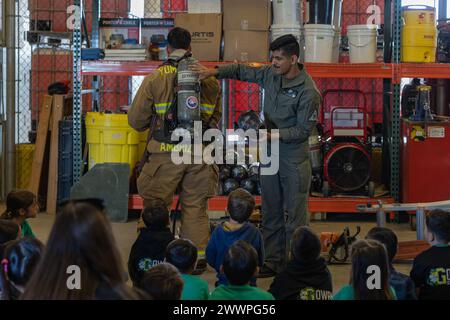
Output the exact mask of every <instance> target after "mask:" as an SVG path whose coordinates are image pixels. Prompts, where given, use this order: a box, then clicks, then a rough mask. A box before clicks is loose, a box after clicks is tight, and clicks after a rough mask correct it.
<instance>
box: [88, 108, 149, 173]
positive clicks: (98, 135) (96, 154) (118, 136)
mask: <svg viewBox="0 0 450 320" xmlns="http://www.w3.org/2000/svg"><path fill="white" fill-rule="evenodd" d="M140 140H141V137H140V134H139V132H137V131H135V130H134V129H133V128H131V127H130V126H129V125H128V119H127V115H126V114H106V113H99V112H88V113H87V115H86V141H87V143H88V146H89V170H90V169H92V168H93V167H94V166H95V165H96V164H97V163H129V164H130V169H131V170H133V168H134V167H135V165H136V163H137V162H138V161H139V159H140V156H141V155H140V154H139V143H140Z"/></svg>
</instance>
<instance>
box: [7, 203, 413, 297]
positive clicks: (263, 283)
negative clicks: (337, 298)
mask: <svg viewBox="0 0 450 320" xmlns="http://www.w3.org/2000/svg"><path fill="white" fill-rule="evenodd" d="M1 207H2V206H1V205H0V210H1ZM328 217H330V218H332V220H334V221H311V227H312V228H313V230H315V231H316V232H317V233H320V232H324V231H327V232H342V230H343V229H344V227H345V226H349V227H350V228H351V232H352V233H353V232H354V231H355V230H356V226H357V225H359V226H361V234H360V236H359V238H360V239H361V238H363V237H364V236H365V235H366V233H367V231H368V230H369V229H371V228H372V227H374V226H375V220H373V221H367V219H365V220H366V221H357V222H355V221H351V219H352V217H350V218H349V217H348V215H347V216H346V217H343V219H336V217H332V216H331V214H329V215H328ZM339 217H340V216H339ZM344 219H345V220H344ZM53 220H54V217H53V216H51V215H48V214H45V213H41V214H39V215H38V217H37V218H36V219H30V220H29V222H30V225H31V226H32V228H33V231H34V233H35V234H36V236H37V237H38V238H39V239H40V240H41V241H43V242H44V243H45V242H46V241H47V238H48V235H49V232H50V229H51V227H52V224H53ZM112 228H113V232H114V235H115V237H116V241H117V244H118V246H119V251H120V253H121V255H122V260H123V263H124V266H125V267H126V263H127V260H128V255H129V252H130V249H131V246H132V244H133V242H134V241H135V239H136V220H132V221H130V222H127V223H113V224H112ZM389 228H391V229H393V230H394V231H395V232H396V234H397V236H398V238H399V241H407V240H415V232H414V231H411V229H410V225H409V224H408V223H403V224H389ZM395 266H396V268H397V269H398V270H399V271H401V272H404V273H406V274H409V272H410V270H411V263H403V264H396V265H395ZM329 269H330V271H331V273H332V277H333V289H334V292H337V291H338V290H339V288H341V287H342V286H343V285H345V284H347V283H348V280H349V272H350V267H349V265H330V266H329ZM201 277H202V278H204V279H205V280H207V281H208V283H209V285H210V289H211V290H212V289H213V288H214V282H215V272H214V270H213V269H211V268H210V267H208V270H207V272H205V273H204V274H203V275H202V276H201ZM271 282H272V278H267V279H258V286H259V287H260V288H262V289H265V290H267V289H268V288H269V286H270V284H271Z"/></svg>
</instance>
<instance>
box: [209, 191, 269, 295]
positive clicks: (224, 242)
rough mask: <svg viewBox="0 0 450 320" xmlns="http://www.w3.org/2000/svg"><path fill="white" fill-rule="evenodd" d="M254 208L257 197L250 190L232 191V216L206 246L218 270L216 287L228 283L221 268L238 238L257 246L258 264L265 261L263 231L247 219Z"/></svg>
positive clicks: (216, 231)
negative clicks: (226, 254) (229, 249)
mask: <svg viewBox="0 0 450 320" xmlns="http://www.w3.org/2000/svg"><path fill="white" fill-rule="evenodd" d="M254 208H255V199H253V196H252V195H251V194H250V193H249V192H248V191H246V190H244V189H241V188H239V189H236V190H235V191H233V192H231V193H230V195H229V197H228V204H227V212H228V214H229V215H230V218H229V220H228V221H225V222H224V223H222V224H221V225H219V226H217V227H216V229H214V231H213V233H212V235H211V239H210V240H209V242H208V246H207V247H206V259H207V261H208V264H209V265H210V266H211V267H213V268H214V269H215V270H216V272H217V280H218V281H217V282H216V287H217V286H219V285H221V284H228V281H227V278H226V276H225V275H224V274H223V272H221V271H220V268H221V266H222V262H223V257H224V255H225V253H226V252H227V251H228V248H229V247H230V246H231V245H232V244H233V243H235V242H236V241H237V240H245V241H247V242H248V243H249V244H251V245H252V246H253V247H254V248H255V250H256V252H257V253H258V266H260V267H261V266H262V265H263V263H264V244H263V238H262V235H261V232H260V231H259V230H258V229H257V228H256V227H255V226H254V225H253V224H252V223H250V222H248V221H247V220H248V218H249V217H250V215H251V214H252V212H253V209H254ZM251 284H252V285H253V286H256V278H253V279H252V280H251Z"/></svg>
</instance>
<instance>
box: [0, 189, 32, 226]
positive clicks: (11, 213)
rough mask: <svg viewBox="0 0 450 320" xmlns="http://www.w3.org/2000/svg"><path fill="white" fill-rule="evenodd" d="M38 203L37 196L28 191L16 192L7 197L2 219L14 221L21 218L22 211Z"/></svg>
mask: <svg viewBox="0 0 450 320" xmlns="http://www.w3.org/2000/svg"><path fill="white" fill-rule="evenodd" d="M35 201H36V195H35V194H34V193H33V192H31V191H28V190H14V191H11V192H10V193H8V195H7V196H6V210H5V212H4V213H3V214H2V216H1V218H2V219H13V218H17V217H19V216H20V212H19V210H20V209H23V210H27V209H28V208H29V207H30V206H31V205H32V204H33V203H35Z"/></svg>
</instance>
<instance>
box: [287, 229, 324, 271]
mask: <svg viewBox="0 0 450 320" xmlns="http://www.w3.org/2000/svg"><path fill="white" fill-rule="evenodd" d="M320 251H321V245H320V239H319V238H318V237H317V235H316V234H315V233H314V231H312V230H311V229H310V228H308V227H298V228H297V229H296V230H295V232H294V234H293V235H292V241H291V254H292V258H293V259H294V260H296V261H299V262H312V261H315V260H317V259H318V258H319V257H320Z"/></svg>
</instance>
